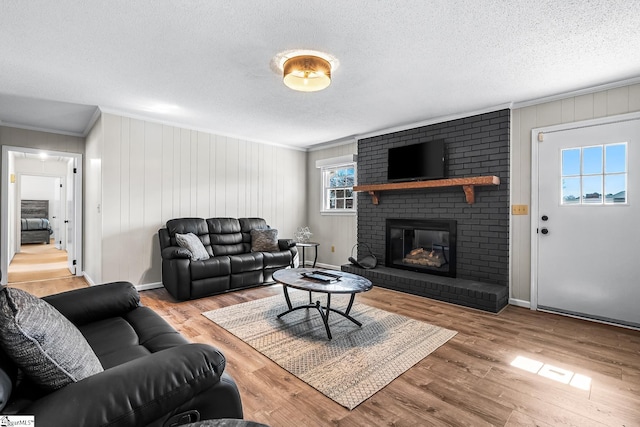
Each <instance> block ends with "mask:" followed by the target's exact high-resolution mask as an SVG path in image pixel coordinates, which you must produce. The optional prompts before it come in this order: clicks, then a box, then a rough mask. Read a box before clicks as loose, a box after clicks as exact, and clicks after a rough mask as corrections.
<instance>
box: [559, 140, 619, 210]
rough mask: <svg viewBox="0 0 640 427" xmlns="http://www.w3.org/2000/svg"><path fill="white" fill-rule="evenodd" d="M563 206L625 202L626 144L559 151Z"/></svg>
mask: <svg viewBox="0 0 640 427" xmlns="http://www.w3.org/2000/svg"><path fill="white" fill-rule="evenodd" d="M561 167H562V200H561V203H562V204H563V205H602V204H605V205H613V204H620V203H622V204H626V203H627V143H626V142H623V143H616V144H605V145H594V146H589V147H576V148H568V149H564V150H562V166H561Z"/></svg>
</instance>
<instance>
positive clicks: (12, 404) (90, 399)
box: [0, 282, 242, 427]
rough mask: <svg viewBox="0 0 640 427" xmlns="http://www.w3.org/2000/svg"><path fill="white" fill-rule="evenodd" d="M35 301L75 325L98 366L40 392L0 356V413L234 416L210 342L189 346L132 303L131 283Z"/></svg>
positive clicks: (101, 418) (138, 420)
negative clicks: (88, 373)
mask: <svg viewBox="0 0 640 427" xmlns="http://www.w3.org/2000/svg"><path fill="white" fill-rule="evenodd" d="M43 299H44V300H45V301H47V302H48V303H49V304H51V305H52V306H54V307H55V308H56V309H57V310H58V311H59V312H60V313H62V314H63V315H64V316H65V317H66V318H67V319H69V320H70V321H71V322H72V323H73V324H74V325H76V326H77V327H78V329H79V330H80V331H81V332H82V334H83V335H84V337H85V338H86V339H87V342H88V343H89V345H90V346H91V348H92V349H93V350H94V352H95V353H96V355H97V356H98V359H99V360H100V362H101V363H102V366H103V368H104V371H103V372H100V373H98V374H95V375H92V376H90V377H87V378H84V379H83V380H81V381H78V382H75V383H71V384H69V385H67V386H64V387H62V388H60V389H58V390H55V391H53V392H44V391H43V390H42V389H40V388H39V387H37V386H36V385H34V384H33V383H31V382H30V381H29V380H28V379H26V378H23V377H22V375H20V374H19V369H18V367H17V366H15V365H14V364H13V363H12V362H11V361H10V359H9V358H8V357H7V356H6V355H5V354H0V413H2V414H7V415H8V414H25V415H35V420H36V423H37V425H38V426H65V427H72V426H91V427H98V426H107V425H108V426H131V427H134V426H135V427H137V426H158V427H160V426H174V425H181V424H187V423H190V422H194V421H197V420H198V419H203V420H204V419H213V418H242V403H241V400H240V394H239V392H238V388H237V386H236V384H235V382H234V381H233V379H232V378H231V377H230V376H229V375H228V374H227V373H225V372H224V368H225V363H226V360H225V357H224V355H222V353H220V351H218V350H217V349H216V348H214V347H212V346H210V345H205V344H190V343H189V342H188V341H187V340H186V339H185V338H184V337H183V336H182V335H180V334H179V333H178V332H177V331H176V330H175V329H174V328H172V327H171V326H170V325H169V324H168V323H167V322H166V321H165V320H164V319H162V318H161V317H160V316H159V315H157V314H156V313H155V312H153V311H152V310H151V309H149V308H148V307H142V306H140V297H139V295H138V292H137V291H136V289H135V288H134V287H133V285H132V284H130V283H127V282H114V283H109V284H105V285H100V286H93V287H89V288H83V289H77V290H73V291H69V292H64V293H60V294H56V295H52V296H49V297H45V298H43ZM0 353H2V352H1V351H0Z"/></svg>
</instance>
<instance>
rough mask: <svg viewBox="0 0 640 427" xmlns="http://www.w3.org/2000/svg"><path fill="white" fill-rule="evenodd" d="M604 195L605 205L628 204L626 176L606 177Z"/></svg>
mask: <svg viewBox="0 0 640 427" xmlns="http://www.w3.org/2000/svg"><path fill="white" fill-rule="evenodd" d="M604 194H606V196H605V203H627V177H626V174H617V175H605V177H604Z"/></svg>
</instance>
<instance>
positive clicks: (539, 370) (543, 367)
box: [511, 356, 591, 390]
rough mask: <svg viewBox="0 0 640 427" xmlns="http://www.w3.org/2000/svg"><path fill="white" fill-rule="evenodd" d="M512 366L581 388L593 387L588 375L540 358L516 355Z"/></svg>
mask: <svg viewBox="0 0 640 427" xmlns="http://www.w3.org/2000/svg"><path fill="white" fill-rule="evenodd" d="M511 366H513V367H515V368H518V369H522V370H524V371H527V372H531V373H532V374H538V375H540V376H542V377H545V378H549V379H551V380H554V381H558V382H560V383H562V384H569V385H570V386H572V387H576V388H579V389H580V390H589V389H590V388H591V378H590V377H588V376H586V375H582V374H576V373H574V372H573V371H569V370H567V369H563V368H558V367H557V366H553V365H549V364H548V363H544V362H540V361H538V360H534V359H529V358H528V357H524V356H518V357H516V358H515V359H514V360H513V362H511Z"/></svg>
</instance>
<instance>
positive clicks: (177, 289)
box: [158, 218, 298, 300]
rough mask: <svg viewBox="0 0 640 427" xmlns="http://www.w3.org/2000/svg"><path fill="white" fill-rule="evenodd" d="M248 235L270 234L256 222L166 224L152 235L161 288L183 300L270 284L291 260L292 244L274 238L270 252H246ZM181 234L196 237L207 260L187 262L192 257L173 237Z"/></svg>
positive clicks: (188, 220) (179, 221)
mask: <svg viewBox="0 0 640 427" xmlns="http://www.w3.org/2000/svg"><path fill="white" fill-rule="evenodd" d="M252 230H270V229H269V226H268V225H267V223H266V221H265V220H264V219H262V218H239V219H236V218H209V219H203V218H178V219H172V220H169V221H167V226H166V228H161V229H160V230H159V231H158V236H159V238H160V249H161V255H162V284H163V285H164V287H165V288H166V289H167V291H168V292H169V293H170V294H171V295H172V296H173V297H174V298H176V299H178V300H188V299H193V298H201V297H204V296H207V295H213V294H218V293H222V292H227V291H231V290H236V289H242V288H247V287H251V286H256V285H261V284H263V283H270V282H272V281H273V279H272V275H273V273H274V272H275V271H277V270H280V269H282V268H286V267H289V266H293V265H294V262H295V261H297V254H298V251H297V249H296V247H295V242H294V241H293V240H291V239H278V240H277V242H274V248H273V249H272V250H270V251H263V250H261V251H255V250H253V251H252V247H254V245H253V243H254V242H252ZM272 231H274V230H272ZM187 233H193V234H194V235H195V236H197V237H198V238H199V240H200V241H201V242H202V245H203V246H204V249H205V250H206V254H208V259H204V260H197V261H195V260H192V259H191V258H192V252H190V251H189V250H187V249H185V248H184V247H180V246H179V245H178V243H177V241H176V234H180V235H185V234H187ZM253 234H254V236H255V233H253Z"/></svg>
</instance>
